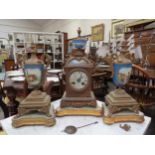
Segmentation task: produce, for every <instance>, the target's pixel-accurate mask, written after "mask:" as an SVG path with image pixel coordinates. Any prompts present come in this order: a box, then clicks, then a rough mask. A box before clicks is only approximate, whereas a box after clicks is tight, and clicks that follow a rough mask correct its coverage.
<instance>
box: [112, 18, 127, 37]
mask: <svg viewBox="0 0 155 155" xmlns="http://www.w3.org/2000/svg"><path fill="white" fill-rule="evenodd" d="M124 21H125V20H118V19H114V20H112V25H111V37H112V38H115V37H117V38H119V37H121V36H122V35H123V34H124V32H125V25H124Z"/></svg>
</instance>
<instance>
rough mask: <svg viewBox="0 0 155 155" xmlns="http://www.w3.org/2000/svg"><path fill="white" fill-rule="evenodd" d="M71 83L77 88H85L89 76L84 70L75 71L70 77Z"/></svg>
mask: <svg viewBox="0 0 155 155" xmlns="http://www.w3.org/2000/svg"><path fill="white" fill-rule="evenodd" d="M69 83H70V85H71V87H72V88H73V89H75V90H83V89H84V88H85V87H87V85H88V76H87V74H86V73H84V72H82V71H75V72H73V73H72V74H71V75H70V77H69Z"/></svg>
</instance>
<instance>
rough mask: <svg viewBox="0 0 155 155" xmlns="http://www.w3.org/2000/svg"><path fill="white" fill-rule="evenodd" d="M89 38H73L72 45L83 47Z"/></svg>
mask: <svg viewBox="0 0 155 155" xmlns="http://www.w3.org/2000/svg"><path fill="white" fill-rule="evenodd" d="M86 42H87V40H83V39H79V40H73V41H72V45H73V47H74V48H78V49H83V48H84V47H85V45H86Z"/></svg>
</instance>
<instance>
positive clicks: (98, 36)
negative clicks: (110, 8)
mask: <svg viewBox="0 0 155 155" xmlns="http://www.w3.org/2000/svg"><path fill="white" fill-rule="evenodd" d="M91 35H92V36H91V39H92V41H93V42H96V41H103V40H104V24H99V25H95V26H92V27H91Z"/></svg>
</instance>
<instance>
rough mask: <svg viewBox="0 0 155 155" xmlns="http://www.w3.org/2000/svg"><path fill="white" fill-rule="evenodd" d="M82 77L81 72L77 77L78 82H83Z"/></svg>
mask: <svg viewBox="0 0 155 155" xmlns="http://www.w3.org/2000/svg"><path fill="white" fill-rule="evenodd" d="M81 79H82V73H81V74H80V77H79V78H78V79H77V82H78V83H79V82H81Z"/></svg>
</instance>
